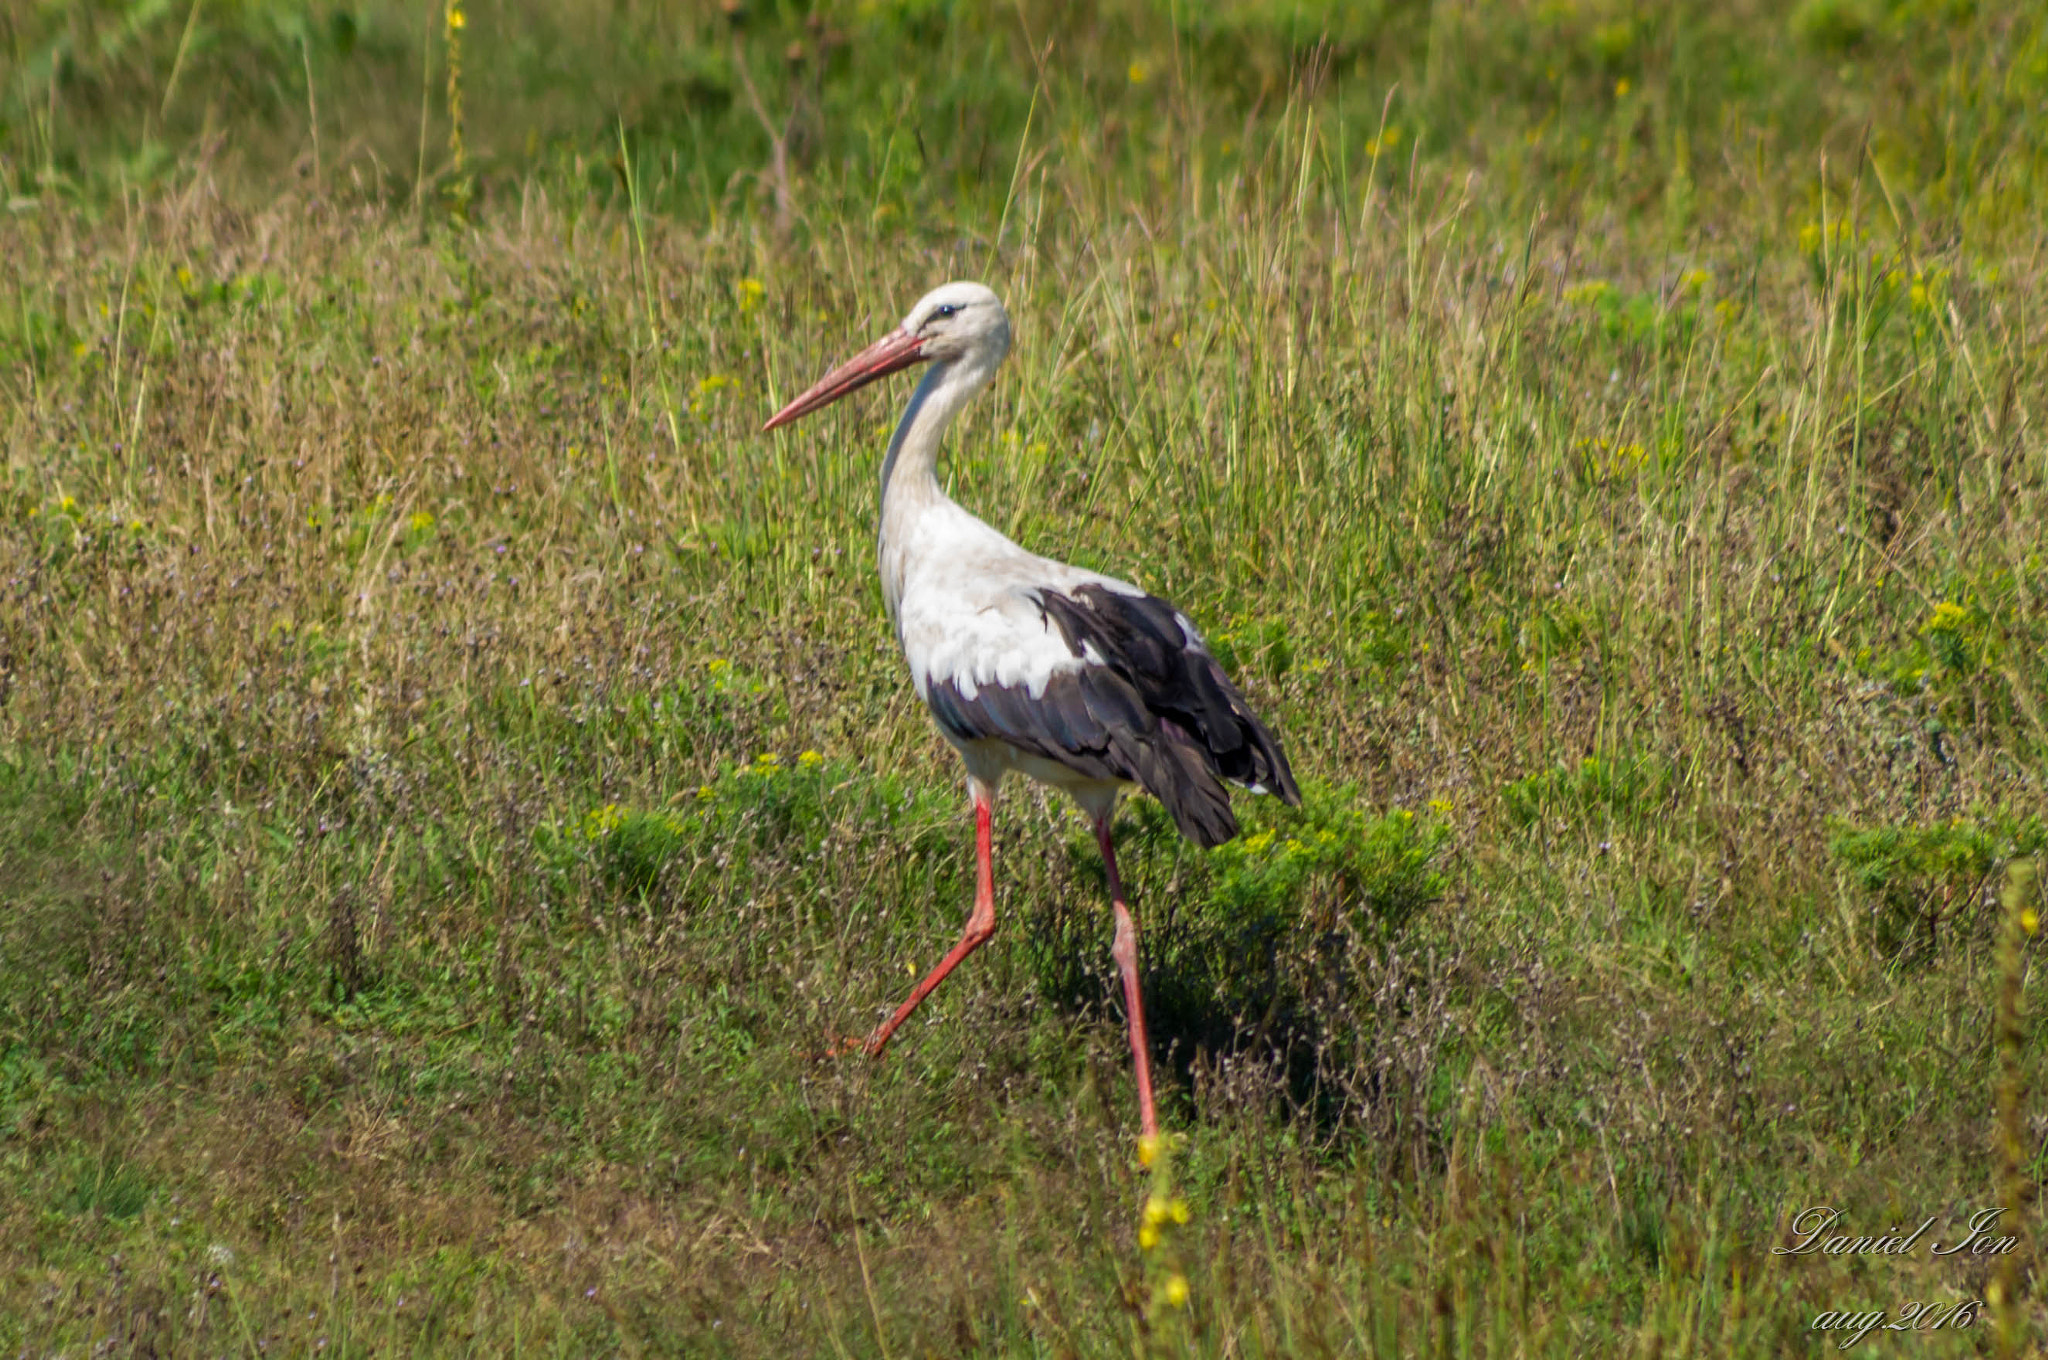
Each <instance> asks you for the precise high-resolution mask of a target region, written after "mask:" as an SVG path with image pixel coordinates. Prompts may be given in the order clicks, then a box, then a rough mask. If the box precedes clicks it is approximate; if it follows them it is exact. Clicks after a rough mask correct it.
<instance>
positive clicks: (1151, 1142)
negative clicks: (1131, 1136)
mask: <svg viewBox="0 0 2048 1360" xmlns="http://www.w3.org/2000/svg"><path fill="white" fill-rule="evenodd" d="M1163 1146H1164V1144H1163V1143H1162V1142H1161V1141H1160V1138H1159V1135H1158V1134H1156V1133H1148V1134H1146V1135H1145V1136H1144V1137H1142V1138H1140V1139H1139V1140H1138V1165H1139V1166H1150V1165H1152V1163H1153V1161H1154V1159H1156V1158H1157V1157H1158V1156H1159V1149H1160V1148H1161V1147H1163Z"/></svg>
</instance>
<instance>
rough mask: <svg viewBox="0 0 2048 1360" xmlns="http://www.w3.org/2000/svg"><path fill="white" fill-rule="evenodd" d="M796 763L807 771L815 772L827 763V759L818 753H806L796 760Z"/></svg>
mask: <svg viewBox="0 0 2048 1360" xmlns="http://www.w3.org/2000/svg"><path fill="white" fill-rule="evenodd" d="M796 763H797V764H798V765H801V766H802V767H803V768H804V769H806V770H815V769H817V768H818V767H819V766H820V765H823V764H824V763H825V757H823V756H821V755H819V754H818V753H817V752H816V751H806V752H804V753H803V754H802V755H800V756H798V757H797V758H796Z"/></svg>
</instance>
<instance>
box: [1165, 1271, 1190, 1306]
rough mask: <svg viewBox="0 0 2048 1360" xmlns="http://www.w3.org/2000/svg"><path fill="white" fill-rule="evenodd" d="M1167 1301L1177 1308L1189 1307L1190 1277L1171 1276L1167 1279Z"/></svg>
mask: <svg viewBox="0 0 2048 1360" xmlns="http://www.w3.org/2000/svg"><path fill="white" fill-rule="evenodd" d="M1166 1301H1167V1302H1168V1303H1170V1304H1172V1305H1173V1306H1174V1307H1176V1308H1185V1307H1187V1306H1188V1277H1187V1276H1185V1275H1169V1276H1167V1277H1166Z"/></svg>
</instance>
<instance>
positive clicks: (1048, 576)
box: [885, 506, 1192, 699]
mask: <svg viewBox="0 0 2048 1360" xmlns="http://www.w3.org/2000/svg"><path fill="white" fill-rule="evenodd" d="M948 508H949V509H951V510H953V511H954V513H952V514H944V513H938V514H933V513H927V514H926V515H925V516H923V517H922V518H921V521H920V522H919V523H918V525H917V527H916V533H915V538H914V539H913V540H911V541H907V542H904V543H903V544H901V545H900V550H901V555H900V557H898V558H897V562H898V563H900V568H899V569H900V570H901V572H902V575H901V578H900V579H901V580H902V595H901V598H900V599H899V600H898V601H897V604H896V632H897V636H898V638H899V639H900V640H901V642H902V644H903V655H904V659H905V660H906V661H908V662H909V663H910V673H911V678H912V680H913V681H914V682H915V684H916V686H917V694H918V697H919V698H920V699H925V698H929V696H930V687H931V685H932V684H933V683H935V682H941V681H951V682H952V684H953V685H954V687H955V688H957V689H958V690H959V691H960V694H961V697H963V698H966V699H973V698H974V697H975V696H976V695H977V694H979V693H980V691H981V688H982V687H983V686H984V685H1001V686H1005V687H1021V688H1023V689H1024V690H1025V691H1026V692H1027V693H1029V694H1030V695H1031V696H1032V697H1033V698H1037V697H1039V696H1041V695H1043V694H1044V693H1045V687H1046V685H1047V684H1048V683H1049V682H1050V681H1051V680H1052V678H1053V676H1055V675H1057V674H1060V673H1061V672H1063V671H1075V670H1080V669H1081V668H1082V667H1084V666H1088V665H1097V666H1099V665H1102V664H1103V661H1104V658H1103V657H1102V655H1101V653H1100V652H1098V651H1096V649H1095V648H1094V646H1093V645H1092V644H1084V647H1083V654H1082V655H1081V656H1075V655H1074V653H1073V650H1072V649H1071V648H1069V647H1068V646H1067V640H1066V638H1065V636H1063V635H1062V634H1061V633H1060V631H1059V628H1058V627H1057V626H1056V625H1054V624H1053V623H1052V621H1051V620H1050V619H1048V618H1046V617H1045V612H1044V609H1043V607H1042V606H1041V605H1040V603H1039V599H1038V592H1039V591H1040V590H1055V591H1060V592H1066V591H1071V590H1073V589H1075V588H1076V587H1078V586H1083V585H1099V586H1102V587H1104V588H1105V589H1109V590H1113V591H1117V592H1118V593H1120V594H1128V595H1138V594H1142V593H1143V592H1141V591H1140V590H1138V588H1137V587H1136V586H1133V585H1130V584H1128V583H1127V582H1124V581H1119V580H1117V579H1116V578H1114V577H1110V576H1103V575H1101V574H1100V573H1098V572H1092V571H1083V570H1082V569H1080V568H1079V567H1070V566H1068V565H1066V564H1065V563H1064V562H1055V561H1052V560H1051V559H1049V558H1044V557H1039V556H1038V555H1036V554H1035V553H1028V552H1025V551H1024V550H1023V549H1022V548H1020V547H1018V546H1017V545H1016V544H1015V543H1012V542H1011V541H1010V540H1009V539H1007V538H1005V537H1003V536H1002V535H1001V534H999V533H997V532H996V531H995V530H994V529H992V528H990V527H989V526H988V525H986V524H984V523H982V522H981V521H980V520H978V519H976V518H974V517H973V516H972V515H969V514H967V513H966V512H965V511H962V510H959V509H958V507H951V506H949V507H948ZM891 547H892V548H894V547H896V545H891ZM888 553H889V550H888V549H885V555H887V554H888ZM886 570H887V568H886V567H885V572H886ZM1189 631H1190V632H1192V630H1191V629H1190V630H1189Z"/></svg>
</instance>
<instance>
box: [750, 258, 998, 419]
mask: <svg viewBox="0 0 2048 1360" xmlns="http://www.w3.org/2000/svg"><path fill="white" fill-rule="evenodd" d="M1009 352H1010V314H1009V313H1008V312H1006V311H1004V310H1003V304H1002V300H1001V299H1000V298H998V297H997V296H996V295H995V294H994V293H993V292H991V291H990V290H989V289H988V288H986V287H984V286H983V285H981V284H978V283H947V284H941V285H940V286H939V287H937V288H934V289H932V291H931V292H929V293H926V294H925V295H924V296H923V297H921V298H919V299H918V300H917V305H916V306H915V307H912V308H911V309H910V315H908V316H906V317H904V318H903V324H902V325H901V326H898V327H897V328H896V329H895V330H893V331H890V332H889V333H888V334H887V335H885V336H883V337H882V338H881V339H879V340H877V341H875V343H874V344H872V345H869V346H868V347H867V348H866V349H864V350H862V351H861V352H860V353H858V354H856V355H854V356H853V357H852V358H851V359H848V360H847V361H846V362H845V363H843V364H841V365H839V367H837V368H835V369H833V370H832V371H831V372H830V373H827V374H826V375H825V376H824V377H822V378H820V379H818V381H817V382H815V383H813V384H812V385H811V387H810V388H809V390H807V391H805V392H804V393H803V395H801V396H799V397H798V398H797V399H796V400H794V401H792V402H790V404H789V405H787V406H785V407H783V408H782V409H781V410H780V411H777V412H776V413H775V414H774V415H773V416H771V417H769V420H768V423H767V424H766V425H764V426H762V427H761V428H762V430H763V431H764V432H765V431H768V430H773V429H778V428H780V427H781V426H784V425H787V424H789V423H790V422H791V421H793V420H795V419H797V418H798V417H800V416H807V415H809V414H810V413H811V412H813V411H816V410H818V409H820V408H821V407H825V406H830V405H831V404H832V403H833V402H835V401H837V400H839V399H840V398H841V397H843V396H845V395H846V394H847V393H849V392H854V391H857V390H859V389H860V388H863V387H866V386H867V385H868V384H869V383H871V382H874V381H875V380H876V379H878V378H886V377H887V376H889V375H890V374H891V373H895V372H897V371H899V370H901V369H905V368H908V367H910V366H911V365H912V364H919V363H926V362H930V363H939V364H947V365H956V366H960V367H963V368H967V369H971V370H972V371H973V374H974V377H975V379H976V380H977V385H978V384H979V383H985V382H987V381H988V380H989V379H990V378H992V377H994V376H995V371H996V365H998V364H1000V363H1002V361H1003V356H1004V355H1006V354H1008V353H1009Z"/></svg>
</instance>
